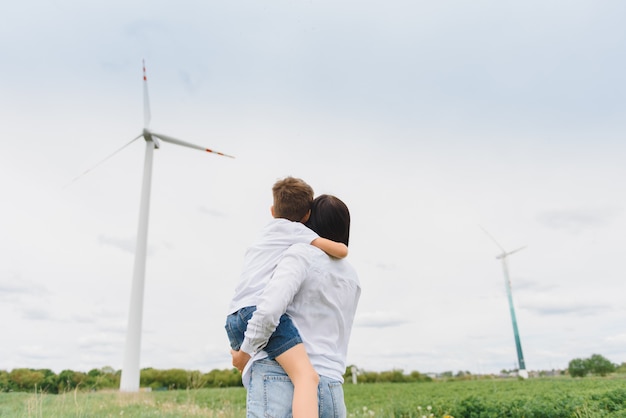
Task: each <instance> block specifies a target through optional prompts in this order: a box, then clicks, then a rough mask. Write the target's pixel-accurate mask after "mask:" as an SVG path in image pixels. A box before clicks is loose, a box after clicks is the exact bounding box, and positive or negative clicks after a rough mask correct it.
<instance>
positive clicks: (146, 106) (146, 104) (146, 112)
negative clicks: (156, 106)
mask: <svg viewBox="0 0 626 418" xmlns="http://www.w3.org/2000/svg"><path fill="white" fill-rule="evenodd" d="M142 62H143V127H144V128H145V129H148V128H149V127H150V118H151V115H150V98H149V97H148V77H147V76H146V61H145V60H143V61H142Z"/></svg>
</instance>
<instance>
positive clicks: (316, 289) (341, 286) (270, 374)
mask: <svg viewBox="0 0 626 418" xmlns="http://www.w3.org/2000/svg"><path fill="white" fill-rule="evenodd" d="M307 226H308V227H309V228H311V229H312V230H313V231H315V232H316V233H317V234H318V235H319V236H320V237H323V238H328V239H331V240H333V241H337V242H343V243H344V244H346V245H348V241H349V237H350V212H349V211H348V208H347V206H346V205H345V204H344V203H343V202H342V201H341V200H339V199H338V198H336V197H334V196H330V195H322V196H319V197H318V198H316V199H315V200H314V201H313V206H312V208H311V217H310V219H309V221H308V222H307ZM309 247H310V248H309ZM360 294H361V287H360V284H359V279H358V276H357V274H356V271H355V270H354V268H352V266H351V265H350V263H348V262H347V261H346V259H341V260H339V259H335V258H332V257H330V256H328V255H326V254H325V253H324V252H322V251H321V250H319V249H317V248H315V247H313V246H311V245H305V244H302V245H301V244H295V245H292V246H291V248H289V250H287V251H286V253H285V255H284V256H283V258H282V260H281V261H280V263H279V264H278V266H277V267H276V270H275V272H274V277H273V278H272V280H271V281H270V283H269V285H268V286H267V287H266V289H265V291H264V293H263V296H262V297H261V301H260V303H259V304H258V305H257V310H256V311H255V313H254V315H253V316H252V318H251V319H250V321H249V322H248V328H247V330H246V337H245V340H244V343H243V345H242V350H241V351H233V352H232V355H233V365H234V366H235V367H237V368H238V369H239V370H243V380H244V385H245V386H246V387H247V389H248V397H247V410H248V415H247V416H248V417H264V416H268V415H269V416H278V417H281V416H284V417H286V416H289V414H290V413H291V398H292V395H293V386H292V384H291V382H290V381H289V378H288V377H287V375H286V373H285V372H284V371H283V370H282V369H281V368H280V366H279V365H278V363H276V362H275V361H273V360H269V359H267V358H266V357H267V356H266V355H265V354H264V352H263V351H262V348H263V346H264V345H265V344H266V343H267V340H268V339H269V336H270V335H271V334H272V332H273V331H274V329H275V327H276V325H277V324H278V321H279V319H280V316H281V315H282V314H283V313H285V312H286V313H287V314H288V315H289V316H290V317H291V318H292V320H293V322H294V323H295V325H296V327H297V328H298V330H299V331H300V335H301V337H302V340H303V342H304V346H305V348H306V351H307V354H308V355H309V358H310V360H311V363H312V365H313V367H314V369H315V370H316V371H317V373H318V374H319V375H320V383H319V392H318V393H319V399H318V401H319V411H320V416H321V417H345V416H346V410H345V404H344V402H343V388H342V383H343V374H344V372H345V370H346V356H347V349H348V342H349V339H350V332H351V330H352V324H353V322H354V315H355V312H356V307H357V304H358V301H359V297H360ZM248 354H249V355H251V356H252V358H251V361H250V362H249V363H250V364H246V363H247V361H248V358H249V356H248ZM244 365H245V366H246V367H245V370H244Z"/></svg>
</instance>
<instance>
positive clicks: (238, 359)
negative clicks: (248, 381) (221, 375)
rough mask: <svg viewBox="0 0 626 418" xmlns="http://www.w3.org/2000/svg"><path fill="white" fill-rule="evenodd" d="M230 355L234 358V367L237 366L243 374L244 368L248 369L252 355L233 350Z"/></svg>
mask: <svg viewBox="0 0 626 418" xmlns="http://www.w3.org/2000/svg"><path fill="white" fill-rule="evenodd" d="M230 355H231V356H232V357H233V366H235V368H237V370H239V372H240V373H243V368H244V367H246V364H248V360H250V354H248V353H246V352H245V351H235V350H233V349H231V350H230Z"/></svg>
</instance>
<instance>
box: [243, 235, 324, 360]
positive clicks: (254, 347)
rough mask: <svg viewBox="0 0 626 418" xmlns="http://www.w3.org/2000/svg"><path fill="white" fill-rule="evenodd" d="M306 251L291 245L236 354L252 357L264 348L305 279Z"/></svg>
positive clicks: (305, 248)
mask: <svg viewBox="0 0 626 418" xmlns="http://www.w3.org/2000/svg"><path fill="white" fill-rule="evenodd" d="M308 248H309V246H308V245H306V244H295V245H292V246H291V247H290V248H289V249H288V250H287V251H286V252H285V254H284V256H283V258H282V259H281V261H280V262H279V263H278V265H277V266H276V270H275V271H274V275H273V276H272V279H271V280H270V281H269V283H268V284H267V286H266V287H265V290H264V291H263V294H262V295H261V298H260V300H259V303H258V304H257V305H256V307H257V309H256V311H254V314H253V315H252V318H251V319H250V321H248V326H247V328H246V333H245V338H244V341H243V344H242V345H241V349H240V351H244V352H246V353H248V354H250V355H252V354H254V353H256V352H257V351H259V350H261V349H262V348H263V347H265V345H266V344H267V341H268V340H269V338H270V336H271V335H272V333H273V332H274V330H276V327H277V326H278V323H279V321H280V317H281V316H282V315H283V314H284V313H285V312H286V311H287V307H288V306H289V304H290V303H291V301H293V298H294V296H295V295H296V293H298V290H299V289H300V286H301V285H302V282H303V280H304V279H305V277H306V273H307V270H308V264H309V262H308V257H307V256H306V255H307V251H308ZM311 250H312V249H311Z"/></svg>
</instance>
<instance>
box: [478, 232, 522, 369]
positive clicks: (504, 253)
mask: <svg viewBox="0 0 626 418" xmlns="http://www.w3.org/2000/svg"><path fill="white" fill-rule="evenodd" d="M481 229H482V230H483V232H485V234H487V236H488V237H489V238H491V240H492V241H493V242H494V243H495V244H496V245H497V246H498V248H500V250H502V253H501V254H499V255H497V256H496V259H497V260H502V270H503V271H504V286H505V288H506V295H507V297H508V299H509V310H510V311H511V322H512V323H513V335H514V336H515V349H516V350H517V362H518V365H519V371H518V375H519V376H520V377H521V378H523V379H527V378H528V372H527V371H526V363H525V362H524V354H523V353H522V343H521V341H520V337H519V331H518V330H517V318H516V317H515V308H514V306H513V294H512V293H511V279H510V277H509V267H508V263H507V257H508V256H510V255H512V254H515V253H516V252H518V251H521V250H523V249H524V248H526V246H524V247H520V248H518V249H516V250H513V251H508V252H507V251H506V250H505V249H504V248H503V247H502V246H501V245H500V243H498V241H496V239H495V238H494V237H492V236H491V234H489V232H487V230H486V229H485V228H482V227H481Z"/></svg>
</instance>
